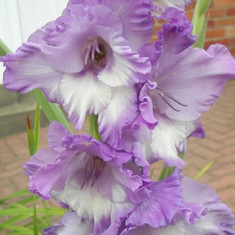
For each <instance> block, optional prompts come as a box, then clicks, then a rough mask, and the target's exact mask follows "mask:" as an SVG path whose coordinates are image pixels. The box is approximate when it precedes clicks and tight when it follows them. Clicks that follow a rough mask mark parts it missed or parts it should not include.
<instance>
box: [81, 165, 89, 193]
mask: <svg viewBox="0 0 235 235" xmlns="http://www.w3.org/2000/svg"><path fill="white" fill-rule="evenodd" d="M88 164H89V161H88V162H87V163H86V166H85V171H84V177H83V182H82V186H81V187H80V190H82V189H83V187H84V185H85V183H86V176H87V168H88Z"/></svg>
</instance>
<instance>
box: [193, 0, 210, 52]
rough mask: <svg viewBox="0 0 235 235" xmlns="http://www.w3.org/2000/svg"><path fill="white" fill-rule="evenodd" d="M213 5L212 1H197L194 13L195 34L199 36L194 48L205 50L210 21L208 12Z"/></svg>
mask: <svg viewBox="0 0 235 235" xmlns="http://www.w3.org/2000/svg"><path fill="white" fill-rule="evenodd" d="M210 4H211V0H197V2H196V6H195V9H194V13H193V20H192V24H193V32H192V34H194V35H197V41H196V43H195V44H194V47H199V48H203V46H204V41H205V34H206V29H207V23H208V20H207V18H206V12H207V10H208V8H209V6H210Z"/></svg>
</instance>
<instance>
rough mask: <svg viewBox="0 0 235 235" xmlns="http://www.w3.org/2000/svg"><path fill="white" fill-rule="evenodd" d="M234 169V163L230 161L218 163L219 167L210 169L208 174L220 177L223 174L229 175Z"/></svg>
mask: <svg viewBox="0 0 235 235" xmlns="http://www.w3.org/2000/svg"><path fill="white" fill-rule="evenodd" d="M234 170H235V163H231V164H226V165H220V166H219V168H217V169H212V170H210V174H211V175H213V176H216V177H221V176H224V175H230V174H232V173H234ZM234 184H235V178H234ZM234 195H235V194H234Z"/></svg>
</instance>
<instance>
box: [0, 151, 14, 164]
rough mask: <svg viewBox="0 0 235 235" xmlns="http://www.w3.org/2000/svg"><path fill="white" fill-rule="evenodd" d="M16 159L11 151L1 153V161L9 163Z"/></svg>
mask: <svg viewBox="0 0 235 235" xmlns="http://www.w3.org/2000/svg"><path fill="white" fill-rule="evenodd" d="M15 160H16V156H15V155H14V154H13V153H12V152H11V151H8V152H5V153H1V154H0V163H1V164H7V163H10V162H13V161H15Z"/></svg>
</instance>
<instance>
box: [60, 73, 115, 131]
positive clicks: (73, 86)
mask: <svg viewBox="0 0 235 235" xmlns="http://www.w3.org/2000/svg"><path fill="white" fill-rule="evenodd" d="M59 89H60V93H61V96H62V97H63V100H64V102H63V106H64V108H65V110H66V111H67V113H68V118H69V119H70V120H71V121H72V122H73V123H75V124H76V127H77V128H78V129H81V128H82V125H83V123H84V120H85V116H86V113H89V114H92V113H93V114H98V113H100V112H101V111H102V110H104V109H105V108H106V106H107V105H108V104H109V103H110V100H111V92H112V89H111V87H109V86H107V85H105V84H104V83H101V82H97V78H96V76H95V74H94V73H93V72H92V71H87V72H82V73H79V74H76V75H72V74H64V76H63V78H62V80H61V83H60V86H59Z"/></svg>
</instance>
